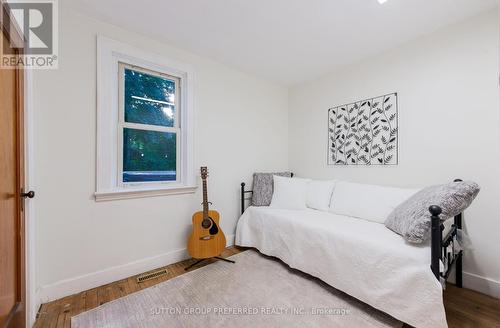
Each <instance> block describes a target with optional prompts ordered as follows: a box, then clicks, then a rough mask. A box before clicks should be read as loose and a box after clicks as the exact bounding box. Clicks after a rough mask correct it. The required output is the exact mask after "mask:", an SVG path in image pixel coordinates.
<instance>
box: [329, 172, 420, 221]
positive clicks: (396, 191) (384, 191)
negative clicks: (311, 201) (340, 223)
mask: <svg viewBox="0 0 500 328" xmlns="http://www.w3.org/2000/svg"><path fill="white" fill-rule="evenodd" d="M418 191H419V189H405V188H392V187H383V186H376V185H368V184H360V183H353V182H346V181H338V182H337V184H336V185H335V189H334V190H333V195H332V201H331V205H330V212H333V213H336V214H340V215H347V216H352V217H356V218H361V219H365V220H369V221H373V222H378V223H384V222H385V219H386V218H387V217H388V216H389V214H391V212H392V211H393V210H394V209H395V208H396V207H397V206H398V205H399V204H401V203H402V202H404V201H405V200H407V199H408V198H410V197H411V196H412V195H414V194H415V193H416V192H418Z"/></svg>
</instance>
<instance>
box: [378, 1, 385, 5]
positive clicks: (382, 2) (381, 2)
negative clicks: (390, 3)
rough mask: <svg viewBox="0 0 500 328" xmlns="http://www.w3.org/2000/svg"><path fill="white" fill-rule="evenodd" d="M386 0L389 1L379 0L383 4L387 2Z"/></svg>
mask: <svg viewBox="0 0 500 328" xmlns="http://www.w3.org/2000/svg"><path fill="white" fill-rule="evenodd" d="M386 2H387V0H378V3H380V4H381V5H382V4H384V3H386Z"/></svg>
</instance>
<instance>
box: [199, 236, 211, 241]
mask: <svg viewBox="0 0 500 328" xmlns="http://www.w3.org/2000/svg"><path fill="white" fill-rule="evenodd" d="M212 238H214V236H203V237H200V240H210V239H212Z"/></svg>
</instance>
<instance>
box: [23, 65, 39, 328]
mask: <svg viewBox="0 0 500 328" xmlns="http://www.w3.org/2000/svg"><path fill="white" fill-rule="evenodd" d="M34 123H35V122H34V111H33V70H30V69H25V70H24V170H25V172H24V181H25V182H24V184H25V186H24V188H25V190H36V187H35V148H34V136H35V135H34V132H35V124H34ZM35 202H36V197H35V198H33V199H30V200H28V201H26V203H25V207H24V211H25V212H24V220H25V227H26V229H25V250H26V254H25V259H26V260H25V268H26V274H25V277H26V278H25V279H26V282H25V283H26V325H27V326H28V327H32V326H33V324H34V323H35V320H36V315H37V312H38V309H39V308H40V305H41V301H40V297H39V291H38V287H37V286H36V270H35V269H36V251H35V249H36V247H35V246H36V220H35Z"/></svg>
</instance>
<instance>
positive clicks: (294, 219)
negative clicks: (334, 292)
mask: <svg viewBox="0 0 500 328" xmlns="http://www.w3.org/2000/svg"><path fill="white" fill-rule="evenodd" d="M236 245H239V246H245V247H255V248H257V249H258V250H259V251H260V252H262V253H263V254H266V255H270V256H275V257H277V258H279V259H281V260H282V261H283V262H285V263H287V264H288V265H289V266H290V267H292V268H295V269H298V270H300V271H303V272H306V273H308V274H310V275H312V276H315V277H317V278H320V279H321V280H323V281H324V282H326V283H328V284H329V285H331V286H333V287H335V288H337V289H339V290H342V291H343V292H345V293H347V294H349V295H351V296H353V297H355V298H357V299H359V300H361V301H363V302H365V303H367V304H370V305H371V306H373V307H375V308H377V309H379V310H381V311H384V312H386V313H388V314H390V315H391V316H393V317H394V318H396V319H399V320H401V321H403V322H406V323H407V324H410V325H412V326H414V327H417V328H420V327H432V328H441V327H447V326H448V325H447V323H446V315H445V310H444V304H443V297H442V287H441V284H440V283H439V282H438V280H437V279H436V278H435V277H434V275H433V273H432V271H431V269H430V260H431V251H430V245H429V244H426V245H423V246H415V245H410V244H407V243H406V242H405V241H404V240H403V238H402V237H401V236H399V235H397V234H395V233H394V232H392V231H390V230H389V229H387V228H386V227H385V226H384V225H383V224H380V223H374V222H370V221H366V220H362V219H356V218H352V217H347V216H341V215H335V214H333V213H328V212H322V211H317V210H309V209H308V210H303V211H298V210H279V209H272V208H268V207H249V208H248V209H247V210H246V211H245V213H244V214H243V215H242V216H241V218H240V219H239V221H238V226H237V230H236ZM318 306H321V305H320V304H319V305H318Z"/></svg>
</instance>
